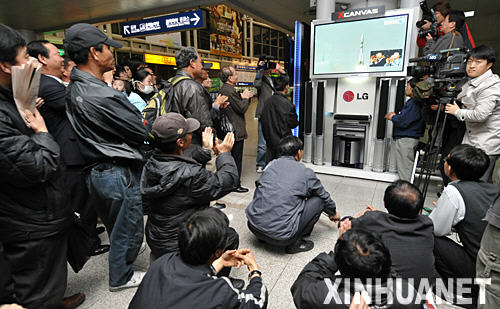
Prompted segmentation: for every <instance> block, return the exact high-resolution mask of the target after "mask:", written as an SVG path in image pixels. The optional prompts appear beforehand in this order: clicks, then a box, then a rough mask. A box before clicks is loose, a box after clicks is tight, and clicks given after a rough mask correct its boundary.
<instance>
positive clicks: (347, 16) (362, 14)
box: [332, 5, 385, 22]
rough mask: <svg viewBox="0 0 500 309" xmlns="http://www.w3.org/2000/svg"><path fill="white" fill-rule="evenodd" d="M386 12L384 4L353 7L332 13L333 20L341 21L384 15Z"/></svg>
mask: <svg viewBox="0 0 500 309" xmlns="http://www.w3.org/2000/svg"><path fill="white" fill-rule="evenodd" d="M384 14H385V6H383V5H381V6H372V7H369V8H359V9H352V10H347V11H341V12H335V13H332V20H335V21H337V22H340V21H345V20H354V19H365V18H372V17H376V16H384Z"/></svg>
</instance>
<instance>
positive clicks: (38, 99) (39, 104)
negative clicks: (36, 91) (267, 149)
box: [35, 97, 45, 108]
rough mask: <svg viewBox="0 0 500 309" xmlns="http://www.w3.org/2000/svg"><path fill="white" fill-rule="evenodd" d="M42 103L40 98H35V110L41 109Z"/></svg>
mask: <svg viewBox="0 0 500 309" xmlns="http://www.w3.org/2000/svg"><path fill="white" fill-rule="evenodd" d="M43 103H45V101H44V100H43V99H42V98H40V97H38V98H36V100H35V108H40V107H42V105H43Z"/></svg>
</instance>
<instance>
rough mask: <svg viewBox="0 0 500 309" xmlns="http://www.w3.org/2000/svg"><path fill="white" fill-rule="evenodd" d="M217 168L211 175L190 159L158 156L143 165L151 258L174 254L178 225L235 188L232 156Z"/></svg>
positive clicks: (222, 156)
mask: <svg viewBox="0 0 500 309" xmlns="http://www.w3.org/2000/svg"><path fill="white" fill-rule="evenodd" d="M216 165H217V172H216V173H213V172H210V171H208V170H206V169H205V168H204V167H203V165H202V164H200V163H198V162H196V161H195V160H193V159H192V158H189V157H184V156H179V155H169V154H164V153H161V152H155V153H154V154H153V156H152V157H151V158H150V159H149V160H148V162H147V163H146V164H145V165H144V170H143V172H142V178H141V193H142V197H143V201H144V202H145V203H147V204H148V205H149V206H150V214H149V217H148V222H147V224H146V240H147V242H148V245H149V247H150V248H151V251H152V253H153V255H154V256H156V257H160V256H161V255H163V254H165V253H168V252H173V251H176V250H177V248H178V245H177V230H178V226H179V224H180V223H182V222H185V221H186V220H187V218H188V217H189V216H190V215H191V214H192V213H194V212H195V211H196V210H199V209H202V208H206V207H208V206H209V205H210V201H212V200H216V199H218V198H221V197H222V196H224V195H226V194H228V193H229V192H231V191H233V189H234V188H236V184H237V182H238V171H237V169H236V164H235V163H234V159H233V157H232V156H231V153H229V152H225V153H221V154H220V155H219V156H218V157H217V161H216Z"/></svg>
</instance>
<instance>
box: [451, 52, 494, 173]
mask: <svg viewBox="0 0 500 309" xmlns="http://www.w3.org/2000/svg"><path fill="white" fill-rule="evenodd" d="M495 60H496V54H495V50H494V49H493V48H491V47H489V46H484V45H481V46H478V47H476V48H474V49H473V50H472V51H471V52H470V53H469V56H468V59H467V69H466V71H467V75H468V77H469V78H470V79H469V81H468V82H467V83H466V84H465V85H464V86H463V87H462V91H461V92H460V94H458V96H457V100H459V101H461V102H462V104H463V108H460V107H459V106H458V105H457V103H456V102H454V103H453V104H447V105H446V108H445V112H446V113H447V114H452V115H454V116H455V117H456V118H457V119H458V120H459V121H465V125H466V128H467V130H466V132H465V135H464V139H463V143H464V144H470V145H472V146H475V147H479V148H481V149H483V150H484V151H485V152H486V154H487V155H488V156H489V158H490V164H489V167H488V170H487V171H486V172H485V173H484V175H483V176H482V177H481V180H482V181H487V182H490V183H491V182H492V174H493V168H494V167H495V162H496V160H497V159H498V158H499V157H500V77H499V76H498V75H496V74H493V73H492V72H491V67H492V66H493V64H494V63H495Z"/></svg>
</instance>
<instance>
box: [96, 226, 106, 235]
mask: <svg viewBox="0 0 500 309" xmlns="http://www.w3.org/2000/svg"><path fill="white" fill-rule="evenodd" d="M104 231H106V228H105V227H104V226H98V227H96V229H95V234H96V235H101V234H102V233H104Z"/></svg>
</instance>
